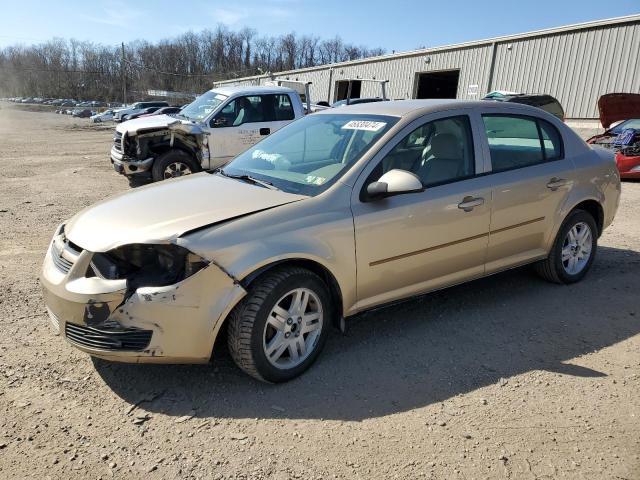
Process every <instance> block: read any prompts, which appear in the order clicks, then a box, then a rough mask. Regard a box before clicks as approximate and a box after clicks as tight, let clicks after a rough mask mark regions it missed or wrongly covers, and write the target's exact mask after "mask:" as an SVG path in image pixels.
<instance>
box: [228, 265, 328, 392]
mask: <svg viewBox="0 0 640 480" xmlns="http://www.w3.org/2000/svg"><path fill="white" fill-rule="evenodd" d="M296 288H305V289H309V290H311V291H312V292H313V293H315V294H316V295H317V297H318V298H319V300H320V303H321V307H322V312H323V320H322V327H321V328H320V333H319V335H318V337H317V340H316V341H315V346H314V347H313V350H312V351H311V353H310V354H309V356H308V357H307V358H306V359H305V360H304V361H302V363H300V364H299V365H297V366H294V367H292V368H278V367H276V366H274V365H273V364H272V363H271V362H270V361H269V360H268V359H267V355H266V353H265V351H264V346H263V338H264V335H265V328H266V327H265V326H266V323H267V319H268V316H269V314H270V313H271V310H272V309H273V308H274V307H275V305H276V303H277V302H278V300H280V299H281V298H282V297H283V296H285V295H286V294H287V293H288V292H291V291H292V290H294V289H296ZM331 312H332V307H331V302H330V299H329V294H328V293H327V287H326V285H325V283H324V282H323V281H322V280H321V279H320V277H318V276H317V275H316V274H314V273H313V272H310V271H309V270H306V269H304V268H299V267H290V268H279V269H276V270H273V271H269V272H267V273H266V274H264V275H263V276H262V277H259V278H258V279H257V280H256V281H255V282H254V283H253V284H252V286H251V288H250V290H249V292H248V294H247V296H246V297H245V298H244V299H243V300H242V301H241V302H240V303H239V304H238V305H237V306H236V307H235V308H234V309H233V311H232V312H231V313H230V316H229V322H228V325H229V326H228V331H227V342H228V346H229V352H230V353H231V357H232V358H233V360H234V362H235V363H236V364H237V365H238V367H240V368H241V369H242V370H243V371H244V372H246V373H248V374H249V375H251V376H252V377H254V378H256V379H258V380H261V381H263V382H270V383H280V382H286V381H288V380H291V379H293V378H295V377H297V376H298V375H300V374H302V373H303V372H304V371H305V370H307V369H308V368H309V367H310V366H311V364H313V362H314V361H315V360H316V358H317V357H318V355H319V354H320V352H321V351H322V348H323V347H324V344H325V343H326V340H327V335H328V331H329V324H330V322H331V318H330V316H331Z"/></svg>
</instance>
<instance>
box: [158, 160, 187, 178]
mask: <svg viewBox="0 0 640 480" xmlns="http://www.w3.org/2000/svg"><path fill="white" fill-rule="evenodd" d="M190 173H191V169H190V168H189V165H187V164H186V163H182V162H173V163H170V164H169V165H167V168H165V169H164V178H165V179H166V178H175V177H182V176H183V175H189V174H190Z"/></svg>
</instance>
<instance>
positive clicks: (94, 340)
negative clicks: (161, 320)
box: [64, 323, 153, 352]
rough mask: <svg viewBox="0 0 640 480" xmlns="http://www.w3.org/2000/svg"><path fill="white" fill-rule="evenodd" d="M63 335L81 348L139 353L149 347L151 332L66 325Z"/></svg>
mask: <svg viewBox="0 0 640 480" xmlns="http://www.w3.org/2000/svg"><path fill="white" fill-rule="evenodd" d="M64 331H65V335H66V336H67V339H68V340H69V341H70V342H71V343H75V344H76V345H79V346H81V347H87V348H95V349H98V350H108V351H117V352H139V351H141V350H144V349H145V348H147V347H148V346H149V342H150V341H151V335H152V334H153V331H152V330H139V329H137V328H118V329H106V328H94V327H85V326H82V325H75V324H73V323H67V324H66V325H65V329H64Z"/></svg>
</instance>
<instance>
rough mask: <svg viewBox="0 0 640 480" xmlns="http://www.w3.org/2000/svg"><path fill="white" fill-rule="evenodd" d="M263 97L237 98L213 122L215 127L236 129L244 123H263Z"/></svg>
mask: <svg viewBox="0 0 640 480" xmlns="http://www.w3.org/2000/svg"><path fill="white" fill-rule="evenodd" d="M265 121H266V120H265V116H264V109H263V97H262V96H261V95H253V96H250V97H238V98H236V99H235V100H232V101H231V102H229V104H228V105H226V106H225V107H224V108H223V109H222V110H221V111H220V113H219V114H218V115H216V119H215V121H214V124H215V126H217V127H238V126H240V125H242V124H245V123H258V122H265Z"/></svg>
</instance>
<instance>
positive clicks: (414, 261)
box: [352, 113, 491, 311]
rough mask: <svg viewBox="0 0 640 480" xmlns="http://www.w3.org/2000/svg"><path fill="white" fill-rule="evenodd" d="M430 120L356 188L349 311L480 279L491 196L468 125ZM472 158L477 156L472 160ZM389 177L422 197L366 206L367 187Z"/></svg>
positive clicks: (458, 119)
mask: <svg viewBox="0 0 640 480" xmlns="http://www.w3.org/2000/svg"><path fill="white" fill-rule="evenodd" d="M439 117H440V118H435V119H434V117H429V120H423V121H418V122H414V124H413V125H411V126H409V127H408V128H407V129H405V131H404V132H402V133H400V134H399V135H398V138H400V139H401V140H400V141H399V142H398V143H397V144H396V145H395V146H393V147H392V148H391V149H390V150H387V151H386V152H385V151H384V150H383V151H382V152H381V153H380V155H379V157H380V156H381V157H382V158H377V159H374V160H373V161H372V162H377V163H376V164H375V165H374V166H373V169H372V170H371V171H370V173H366V172H365V173H366V174H367V179H366V180H365V181H364V183H363V184H362V185H361V186H360V187H359V186H358V185H356V190H357V191H354V197H353V199H352V210H353V215H354V226H355V239H356V259H357V296H358V303H357V305H356V306H355V308H354V311H359V310H362V309H364V308H367V307H371V306H374V305H378V304H382V303H386V302H390V301H393V300H397V299H400V298H404V297H408V296H411V295H415V294H418V293H423V292H426V291H429V290H433V289H437V288H440V287H443V286H447V285H451V284H454V283H458V282H461V281H464V280H467V279H470V278H473V277H478V276H481V275H482V274H483V273H484V259H485V255H486V250H487V242H488V231H489V222H490V210H491V188H490V186H489V184H488V181H487V179H486V177H483V176H477V173H480V172H481V171H482V169H483V162H482V155H481V154H480V152H481V151H482V148H481V147H480V145H481V144H477V143H476V144H474V135H473V133H472V127H471V125H472V121H471V120H472V119H471V118H470V117H469V116H468V115H467V114H464V113H461V114H460V115H451V114H449V115H448V116H442V115H440V116H439ZM476 152H477V153H478V155H477V156H476ZM392 169H402V170H407V171H410V172H412V173H414V174H415V175H417V176H418V178H420V180H421V182H422V184H423V185H424V187H425V189H424V191H421V192H417V193H410V194H404V195H398V196H394V197H389V198H386V199H382V200H368V199H367V197H366V194H365V193H362V192H366V185H368V184H369V183H371V182H373V181H376V180H378V178H380V177H381V176H382V174H383V173H385V172H387V171H389V170H392Z"/></svg>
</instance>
